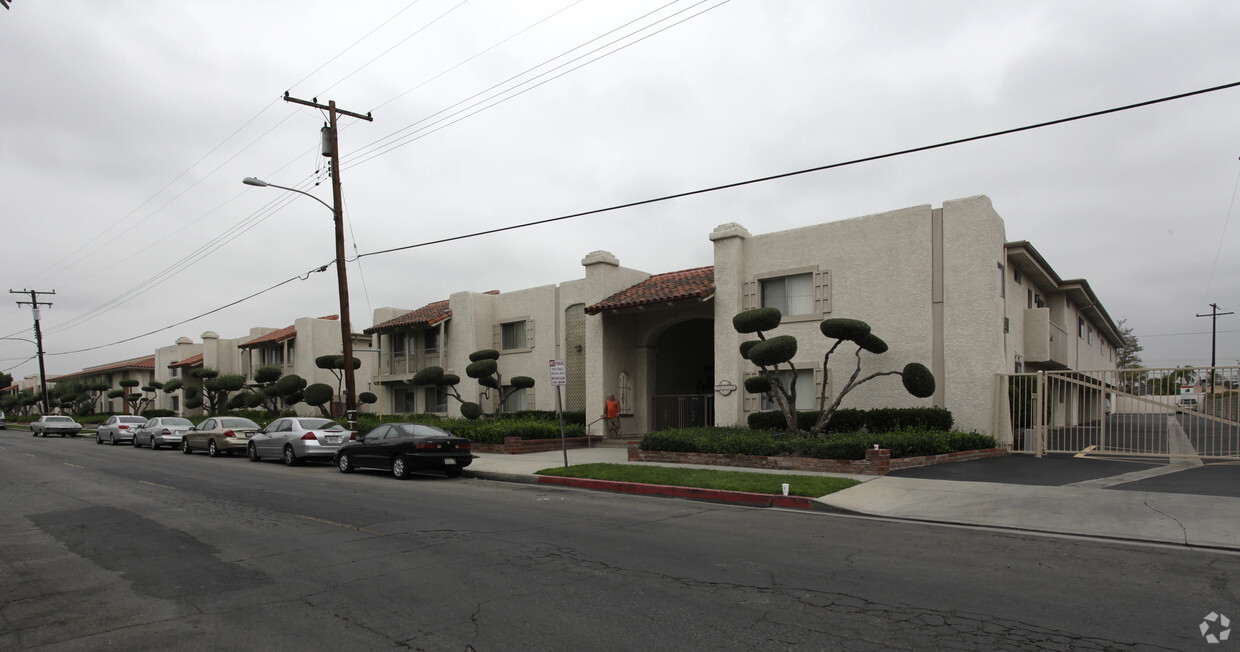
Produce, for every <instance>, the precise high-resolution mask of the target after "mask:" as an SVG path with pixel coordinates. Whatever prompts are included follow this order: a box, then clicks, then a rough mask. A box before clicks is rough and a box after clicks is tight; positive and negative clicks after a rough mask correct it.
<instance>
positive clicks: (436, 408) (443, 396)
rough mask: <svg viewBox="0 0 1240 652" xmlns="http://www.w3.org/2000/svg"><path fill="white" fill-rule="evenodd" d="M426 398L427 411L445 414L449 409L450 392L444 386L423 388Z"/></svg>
mask: <svg viewBox="0 0 1240 652" xmlns="http://www.w3.org/2000/svg"><path fill="white" fill-rule="evenodd" d="M423 391H424V394H423V396H424V397H425V400H426V403H425V404H426V410H425V411H426V412H430V413H432V414H443V413H445V412H447V411H448V393H447V392H445V391H443V388H442V387H425V388H423Z"/></svg>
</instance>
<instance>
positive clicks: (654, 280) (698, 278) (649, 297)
mask: <svg viewBox="0 0 1240 652" xmlns="http://www.w3.org/2000/svg"><path fill="white" fill-rule="evenodd" d="M714 293H715V268H714V267H696V268H694V269H686V270H682V271H679V272H668V273H666V274H655V275H654V276H651V277H650V278H648V279H646V280H644V281H642V282H641V283H638V284H637V285H634V286H632V287H629V288H626V289H624V290H621V291H619V292H617V293H615V294H613V295H611V296H609V297H607V298H606V299H603V300H602V301H600V302H598V303H596V304H594V305H592V306H588V307H587V308H586V314H587V315H596V314H598V313H600V312H603V311H604V310H615V309H617V308H631V307H634V306H647V305H650V304H655V303H667V302H669V301H678V300H680V299H704V298H706V297H709V296H711V295H712V294H714Z"/></svg>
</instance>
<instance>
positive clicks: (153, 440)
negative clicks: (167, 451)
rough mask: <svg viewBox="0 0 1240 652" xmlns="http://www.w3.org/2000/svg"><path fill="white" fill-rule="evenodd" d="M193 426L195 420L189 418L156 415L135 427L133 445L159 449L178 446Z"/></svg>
mask: <svg viewBox="0 0 1240 652" xmlns="http://www.w3.org/2000/svg"><path fill="white" fill-rule="evenodd" d="M193 427H194V422H193V421H190V420H189V419H182V418H181V417H155V418H154V419H151V420H149V421H147V422H146V423H144V424H142V425H140V426H138V427H137V428H135V429H134V431H133V447H134V448H140V447H142V446H150V447H151V450H159V447H160V446H168V447H176V446H178V445H179V444H180V443H181V437H183V436H184V435H185V433H186V432H189V429H190V428H193Z"/></svg>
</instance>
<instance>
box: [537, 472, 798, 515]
mask: <svg viewBox="0 0 1240 652" xmlns="http://www.w3.org/2000/svg"><path fill="white" fill-rule="evenodd" d="M538 482H539V483H540V484H554V485H559V486H562V487H579V488H581V489H595V490H599V491H615V492H618V493H626V494H638V495H641V496H670V497H673V498H692V499H696V500H717V501H721V502H729V503H741V504H744V505H751V506H754V507H795V508H799V509H812V508H813V506H814V500H813V499H812V498H806V497H804V496H776V495H772V494H758V493H751V492H748V491H724V490H722V489H700V488H698V487H672V486H668V485H661V484H643V483H641V482H616V481H614V480H592V479H588V478H566V477H563V476H558V475H540V476H538Z"/></svg>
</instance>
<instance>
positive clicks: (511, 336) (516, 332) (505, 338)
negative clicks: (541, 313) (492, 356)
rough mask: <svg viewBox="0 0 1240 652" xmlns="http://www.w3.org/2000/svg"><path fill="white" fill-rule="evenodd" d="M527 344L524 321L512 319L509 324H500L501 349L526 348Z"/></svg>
mask: <svg viewBox="0 0 1240 652" xmlns="http://www.w3.org/2000/svg"><path fill="white" fill-rule="evenodd" d="M526 346H527V345H526V343H525V322H524V321H512V322H508V323H507V324H500V348H501V349H504V350H508V349H524V348H526Z"/></svg>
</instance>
